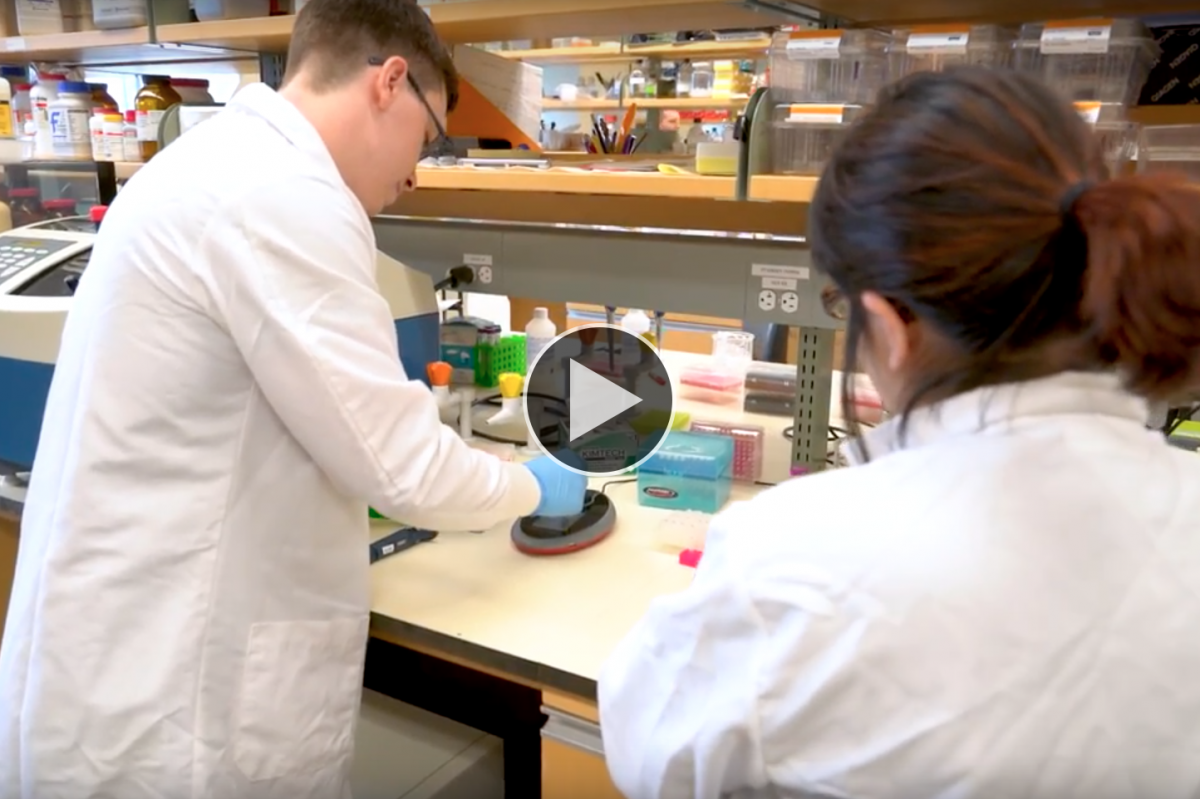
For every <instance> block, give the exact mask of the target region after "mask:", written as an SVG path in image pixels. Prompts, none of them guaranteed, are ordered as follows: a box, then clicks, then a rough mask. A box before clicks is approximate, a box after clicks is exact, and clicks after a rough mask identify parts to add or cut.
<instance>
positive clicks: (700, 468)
mask: <svg viewBox="0 0 1200 799" xmlns="http://www.w3.org/2000/svg"><path fill="white" fill-rule="evenodd" d="M733 452H734V442H733V439H732V438H729V437H727V436H713V435H706V434H702V433H692V432H674V433H670V434H668V435H667V439H666V441H664V442H663V444H662V446H661V447H660V448H659V450H658V451H657V452H655V453H654V454H653V455H651V456H650V457H649V458H648V459H647V460H646V462H645V463H643V464H642V465H641V467H640V468H639V469H638V503H639V504H641V505H644V506H647V507H651V508H663V509H666V510H698V511H702V512H704V513H716V512H717V511H719V510H720V509H721V508H722V507H723V506H724V505H725V503H726V502H727V501H728V500H729V491H730V487H731V483H732V481H733Z"/></svg>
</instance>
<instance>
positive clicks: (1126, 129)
mask: <svg viewBox="0 0 1200 799" xmlns="http://www.w3.org/2000/svg"><path fill="white" fill-rule="evenodd" d="M1075 110H1076V111H1078V112H1079V115H1080V116H1082V117H1083V119H1084V121H1085V122H1087V123H1088V124H1090V125H1091V126H1092V130H1093V131H1095V133H1096V136H1097V137H1098V138H1099V139H1100V147H1101V149H1102V150H1103V151H1104V163H1105V164H1107V165H1108V170H1109V172H1111V173H1112V174H1114V175H1118V174H1121V173H1123V172H1125V171H1128V169H1129V167H1130V165H1131V164H1132V163H1133V159H1134V157H1135V155H1136V154H1137V144H1138V126H1137V123H1134V122H1130V121H1129V120H1128V119H1127V118H1126V116H1125V107H1124V106H1121V105H1117V104H1115V103H1075Z"/></svg>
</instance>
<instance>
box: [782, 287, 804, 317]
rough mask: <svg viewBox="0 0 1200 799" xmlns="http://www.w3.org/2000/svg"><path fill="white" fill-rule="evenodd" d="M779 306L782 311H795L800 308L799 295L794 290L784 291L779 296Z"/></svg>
mask: <svg viewBox="0 0 1200 799" xmlns="http://www.w3.org/2000/svg"><path fill="white" fill-rule="evenodd" d="M779 307H780V308H782V309H783V312H784V313H795V312H796V311H798V310H800V295H799V294H797V293H796V292H794V291H785V292H784V293H783V296H782V297H780V298H779Z"/></svg>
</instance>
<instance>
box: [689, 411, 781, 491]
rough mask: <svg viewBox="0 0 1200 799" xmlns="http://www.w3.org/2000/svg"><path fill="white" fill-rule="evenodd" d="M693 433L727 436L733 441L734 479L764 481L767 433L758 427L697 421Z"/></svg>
mask: <svg viewBox="0 0 1200 799" xmlns="http://www.w3.org/2000/svg"><path fill="white" fill-rule="evenodd" d="M690 429H691V432H693V433H699V434H701V435H710V436H726V437H727V438H730V439H732V440H733V471H732V475H733V479H734V480H737V481H739V482H743V483H756V482H758V481H759V480H761V479H762V470H763V449H764V447H765V445H766V436H767V431H766V429H765V428H763V427H759V426H758V425H748V424H732V423H729V422H717V421H708V420H703V419H696V420H694V421H693V422H692V426H691V428H690Z"/></svg>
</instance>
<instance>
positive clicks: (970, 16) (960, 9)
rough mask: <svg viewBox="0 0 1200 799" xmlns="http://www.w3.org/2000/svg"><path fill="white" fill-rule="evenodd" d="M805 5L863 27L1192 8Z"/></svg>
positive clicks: (928, 1)
mask: <svg viewBox="0 0 1200 799" xmlns="http://www.w3.org/2000/svg"><path fill="white" fill-rule="evenodd" d="M805 5H807V6H809V7H811V8H813V9H816V10H818V11H823V12H825V13H826V14H831V15H833V16H835V17H839V18H841V19H845V20H850V21H853V22H854V23H857V24H861V25H885V24H916V23H926V22H966V21H969V22H1000V23H1019V22H1029V21H1031V20H1043V19H1071V18H1073V17H1075V18H1077V17H1096V16H1104V15H1130V16H1145V15H1147V14H1165V13H1173V12H1194V11H1195V10H1196V0H806V2H805Z"/></svg>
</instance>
